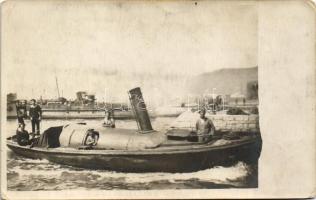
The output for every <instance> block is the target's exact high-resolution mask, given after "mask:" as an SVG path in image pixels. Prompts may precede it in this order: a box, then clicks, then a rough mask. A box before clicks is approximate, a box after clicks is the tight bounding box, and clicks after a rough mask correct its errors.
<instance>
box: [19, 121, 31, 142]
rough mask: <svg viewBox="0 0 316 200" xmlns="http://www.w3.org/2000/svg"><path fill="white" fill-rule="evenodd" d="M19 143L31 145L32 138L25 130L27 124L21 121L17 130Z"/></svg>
mask: <svg viewBox="0 0 316 200" xmlns="http://www.w3.org/2000/svg"><path fill="white" fill-rule="evenodd" d="M16 139H17V143H18V144H19V145H21V146H26V145H29V144H30V143H31V142H30V138H29V133H28V132H27V131H26V130H25V125H24V124H22V123H20V124H19V127H18V129H17V130H16Z"/></svg>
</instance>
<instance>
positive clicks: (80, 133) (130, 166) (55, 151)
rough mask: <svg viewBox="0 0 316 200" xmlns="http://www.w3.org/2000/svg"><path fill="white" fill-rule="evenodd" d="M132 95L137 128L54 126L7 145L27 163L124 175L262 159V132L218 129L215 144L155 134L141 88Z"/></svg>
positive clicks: (182, 133)
mask: <svg viewBox="0 0 316 200" xmlns="http://www.w3.org/2000/svg"><path fill="white" fill-rule="evenodd" d="M128 95H129V99H130V103H131V108H132V111H133V114H134V117H135V121H136V124H137V127H138V129H123V128H120V127H119V126H117V127H116V128H111V127H97V128H96V127H92V126H90V125H89V124H87V123H72V124H65V125H63V126H55V127H50V128H48V129H47V130H45V131H44V132H42V133H41V134H40V136H39V137H37V138H32V139H29V140H28V141H26V142H25V143H23V144H21V143H20V142H18V138H17V137H16V136H13V137H10V138H8V139H7V146H8V147H9V148H10V149H11V150H12V151H13V152H15V153H16V154H19V155H21V156H24V157H27V158H33V159H47V160H49V161H50V162H54V163H58V164H62V165H69V166H74V167H80V168H88V169H107V170H113V171H122V172H192V171H198V170H202V169H207V168H210V167H214V166H230V165H233V164H236V163H237V162H238V161H244V162H246V163H254V162H257V160H258V158H259V156H260V152H261V137H260V133H259V132H251V133H250V132H231V131H226V132H225V131H217V130H214V133H213V136H212V138H211V139H209V140H200V135H199V133H196V132H195V131H194V130H192V129H185V128H177V127H172V128H171V127H170V128H169V129H168V130H166V131H159V130H155V127H153V126H152V124H151V120H150V116H149V114H148V111H147V108H146V104H145V101H144V98H143V95H142V92H141V89H140V88H134V89H131V90H130V91H128ZM175 133H176V134H175ZM19 143H20V144H19Z"/></svg>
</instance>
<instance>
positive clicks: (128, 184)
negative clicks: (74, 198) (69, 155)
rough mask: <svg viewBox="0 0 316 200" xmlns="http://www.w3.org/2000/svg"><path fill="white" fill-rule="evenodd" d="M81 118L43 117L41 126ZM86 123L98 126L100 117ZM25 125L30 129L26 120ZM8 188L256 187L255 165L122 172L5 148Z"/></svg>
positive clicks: (162, 122)
mask: <svg viewBox="0 0 316 200" xmlns="http://www.w3.org/2000/svg"><path fill="white" fill-rule="evenodd" d="M81 121H82V120H44V121H43V122H42V124H41V125H42V128H41V129H42V130H44V129H46V128H48V127H50V126H56V125H63V124H67V123H73V122H81ZM172 121H173V118H156V119H154V120H153V121H152V124H153V127H154V128H155V129H157V130H163V129H166V128H167V127H168V126H169V124H170V122H172ZM86 122H87V123H89V124H91V125H94V126H101V123H102V120H88V121H86ZM26 123H27V126H26V129H27V130H28V131H29V130H30V128H31V127H30V124H29V122H26ZM116 125H117V127H122V128H135V129H136V128H137V125H136V123H135V121H133V120H124V121H117V122H116ZM16 126H17V124H16V121H15V120H9V121H7V130H8V134H7V137H8V136H10V135H13V134H14V133H15V129H16ZM7 184H8V190H15V191H17V190H19V191H38V190H72V189H76V190H78V189H84V190H117V189H120V190H122V189H123V190H147V189H194V188H197V189H202V188H208V189H209V188H232V187H234V188H235V187H237V188H247V187H257V167H256V166H253V165H247V164H245V163H243V162H238V163H236V164H235V165H234V166H231V167H220V166H218V167H214V168H210V169H206V170H201V171H198V172H192V173H122V172H113V171H107V170H87V169H81V168H75V167H70V166H63V165H58V164H55V163H51V162H49V161H47V160H34V159H28V158H24V157H21V156H18V155H16V154H15V153H13V152H12V151H11V150H9V149H8V150H7Z"/></svg>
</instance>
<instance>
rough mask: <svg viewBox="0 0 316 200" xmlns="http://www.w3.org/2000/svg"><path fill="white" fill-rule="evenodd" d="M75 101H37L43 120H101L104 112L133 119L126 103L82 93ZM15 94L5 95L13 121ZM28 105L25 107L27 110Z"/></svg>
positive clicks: (171, 111) (158, 112) (164, 111)
mask: <svg viewBox="0 0 316 200" xmlns="http://www.w3.org/2000/svg"><path fill="white" fill-rule="evenodd" d="M76 96H77V98H76V100H74V101H70V100H67V99H66V98H64V97H59V98H58V99H42V98H40V99H39V100H37V102H38V104H39V105H40V106H41V108H42V112H43V114H42V117H43V119H101V118H104V117H105V110H113V113H114V118H115V119H134V114H133V112H132V110H131V109H130V108H129V106H128V104H127V103H104V102H96V99H95V95H93V94H88V93H87V92H84V91H79V92H77V93H76ZM17 101H21V100H18V99H17V95H16V94H12V93H11V94H8V95H7V118H8V119H15V118H16V117H17V116H16V102H17ZM28 107H29V105H27V110H28ZM184 110H185V109H184V108H181V107H178V108H177V107H168V108H166V107H162V108H157V109H155V110H149V113H150V115H151V117H177V116H179V115H180V114H181V113H182V112H183V111H184Z"/></svg>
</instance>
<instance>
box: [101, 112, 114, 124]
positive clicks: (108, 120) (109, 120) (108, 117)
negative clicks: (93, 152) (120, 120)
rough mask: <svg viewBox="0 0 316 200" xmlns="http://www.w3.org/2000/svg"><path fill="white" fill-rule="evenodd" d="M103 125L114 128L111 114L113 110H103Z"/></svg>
mask: <svg viewBox="0 0 316 200" xmlns="http://www.w3.org/2000/svg"><path fill="white" fill-rule="evenodd" d="M103 125H104V126H106V127H111V128H115V120H114V116H113V111H111V110H109V111H107V110H106V111H105V117H104V123H103Z"/></svg>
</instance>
